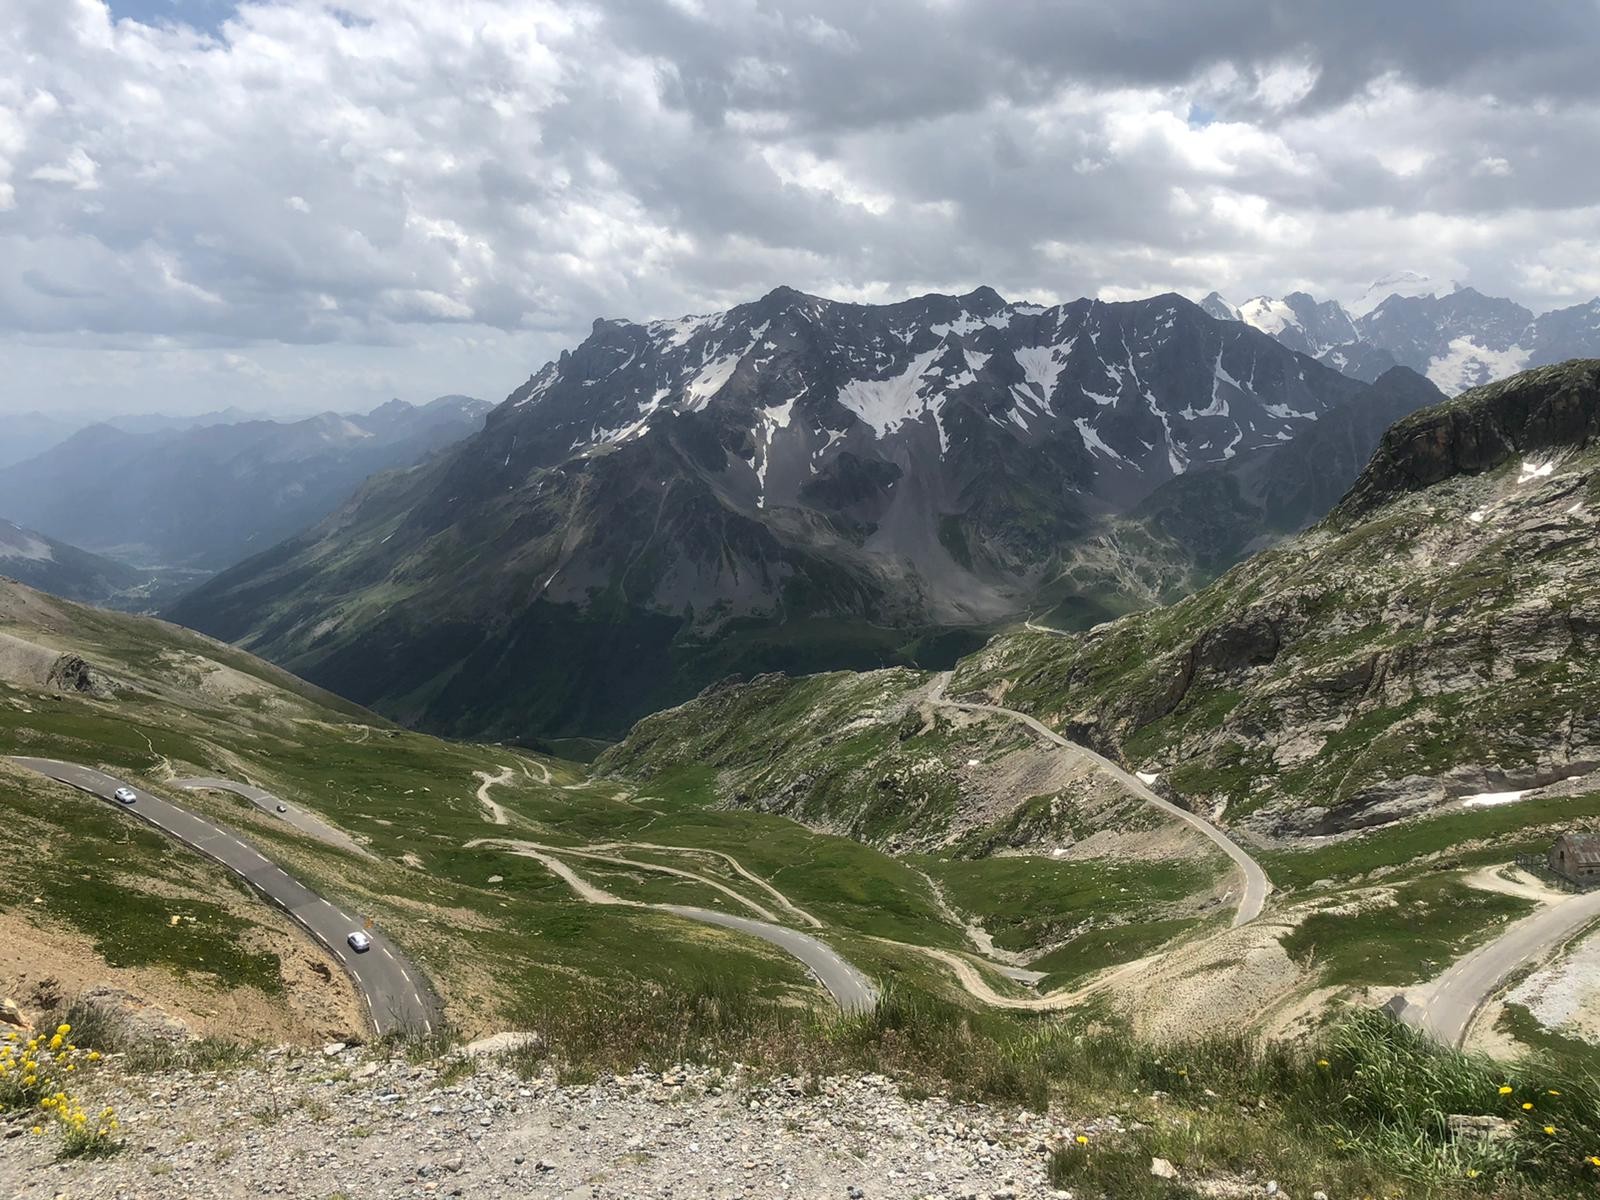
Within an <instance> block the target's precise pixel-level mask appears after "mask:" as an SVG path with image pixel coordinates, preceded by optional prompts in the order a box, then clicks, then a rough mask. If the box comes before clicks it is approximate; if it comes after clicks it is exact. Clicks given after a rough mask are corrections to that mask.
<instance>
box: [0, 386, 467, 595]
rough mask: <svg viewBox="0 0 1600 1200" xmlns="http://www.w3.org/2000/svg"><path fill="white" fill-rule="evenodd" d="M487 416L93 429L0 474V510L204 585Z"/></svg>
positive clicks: (396, 404) (381, 411) (463, 402)
mask: <svg viewBox="0 0 1600 1200" xmlns="http://www.w3.org/2000/svg"><path fill="white" fill-rule="evenodd" d="M489 407H490V406H489V405H488V404H486V403H484V402H483V401H480V400H473V399H471V398H469V397H465V396H445V397H441V398H440V399H438V400H435V401H433V402H431V403H429V404H426V405H422V406H420V407H419V406H414V405H410V404H406V403H404V402H402V401H399V400H394V401H390V402H389V403H387V404H385V405H382V406H381V407H379V408H376V409H374V410H373V411H372V412H370V413H367V414H365V415H341V414H336V413H324V414H322V415H320V416H315V417H310V418H307V419H304V420H299V421H287V422H284V421H267V420H260V419H253V418H248V417H247V416H245V415H244V414H238V413H219V414H214V417H215V420H213V421H211V422H210V423H204V422H205V421H206V418H194V419H192V421H191V419H188V418H184V419H168V418H159V419H153V420H144V421H132V422H129V423H127V424H122V423H118V424H112V423H100V424H96V425H92V426H89V427H87V428H83V429H80V430H78V431H77V432H75V433H73V434H71V435H70V436H68V437H66V438H65V440H63V441H60V442H58V443H57V444H55V445H53V446H51V447H49V448H48V449H46V450H44V451H43V452H41V453H39V454H37V455H35V456H34V457H32V458H30V459H27V460H26V461H23V462H18V463H14V464H13V465H11V466H10V467H8V468H7V469H6V470H5V471H4V473H3V474H0V514H4V515H5V517H6V518H7V519H10V520H13V521H16V522H17V523H18V524H20V525H22V526H24V527H27V528H29V529H32V530H37V531H39V532H40V533H41V534H43V535H45V536H47V537H49V538H51V539H55V540H57V541H58V542H65V543H69V544H70V545H72V546H76V547H81V548H82V549H83V550H86V551H90V552H93V553H95V554H99V555H103V556H105V557H108V558H112V559H116V560H118V561H120V562H123V563H126V564H128V565H130V566H136V567H139V568H141V569H146V570H148V569H158V568H166V569H174V568H176V569H181V570H183V571H185V572H189V573H200V574H202V575H203V574H206V573H210V572H212V571H216V570H218V569H220V568H222V567H226V566H228V565H230V564H232V563H235V562H237V561H239V560H240V559H242V558H244V557H245V556H246V555H248V554H250V553H252V552H254V551H256V550H259V549H264V548H266V547H268V546H271V545H273V544H275V543H276V542H278V541H280V540H282V539H283V538H285V537H288V536H289V535H290V534H293V533H295V532H297V531H299V530H300V529H302V528H304V527H305V526H307V525H310V524H312V523H314V522H316V521H318V520H320V519H321V518H322V517H324V516H326V515H327V514H328V513H329V512H331V511H332V510H333V509H334V508H335V507H336V506H337V505H339V504H340V503H341V502H343V501H344V500H345V499H347V498H348V497H349V495H350V493H351V492H353V491H354V490H355V489H356V487H357V486H358V485H359V484H360V483H361V482H362V481H363V480H364V479H366V478H367V477H368V476H369V475H371V474H373V473H374V472H377V471H383V470H386V469H389V468H391V467H406V466H410V465H412V464H414V463H415V462H417V461H418V460H419V459H421V458H423V457H425V456H427V455H428V454H430V453H432V452H433V451H435V450H437V449H440V448H441V447H443V446H446V445H448V444H449V443H451V442H454V441H457V440H459V439H460V438H462V437H465V436H466V435H467V434H469V433H472V432H473V431H475V430H476V429H477V428H479V427H480V425H481V423H482V420H483V416H484V414H485V412H487V410H488V408H489ZM103 598H104V597H102V599H103Z"/></svg>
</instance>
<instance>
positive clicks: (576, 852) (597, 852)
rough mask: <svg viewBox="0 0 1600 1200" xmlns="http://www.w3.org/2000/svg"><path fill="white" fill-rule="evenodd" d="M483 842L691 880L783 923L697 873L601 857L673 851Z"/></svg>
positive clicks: (622, 844)
mask: <svg viewBox="0 0 1600 1200" xmlns="http://www.w3.org/2000/svg"><path fill="white" fill-rule="evenodd" d="M483 840H485V841H493V842H496V843H497V844H499V845H503V846H520V847H526V848H528V849H531V850H537V851H544V852H545V853H548V854H566V855H570V856H571V857H573V858H587V859H590V860H592V861H594V862H604V863H612V864H614V865H616V866H619V867H634V868H636V869H638V870H640V871H654V872H656V873H657V874H659V875H676V876H677V877H678V878H679V879H688V880H692V881H693V882H695V883H699V884H703V885H704V886H706V887H708V888H711V889H712V890H714V891H717V892H721V893H722V894H723V895H724V896H727V897H728V898H729V899H730V900H733V901H735V902H736V903H739V904H742V905H744V907H746V908H748V909H749V910H750V911H751V912H753V913H755V914H756V916H758V917H760V918H761V919H762V920H763V921H771V922H772V923H773V924H775V925H776V924H780V923H781V922H780V921H779V919H778V915H777V914H776V913H774V912H773V911H772V910H771V909H767V908H763V907H762V906H761V905H759V904H757V903H756V902H755V901H754V900H752V899H750V897H748V896H746V895H744V894H742V893H740V892H736V891H734V889H733V888H731V887H729V886H728V885H727V884H725V883H719V882H718V881H717V880H715V879H711V878H708V877H707V876H705V875H700V874H696V873H695V872H694V871H686V870H684V869H683V868H682V867H669V866H667V865H666V864H665V863H653V862H641V861H640V860H639V859H636V858H623V857H622V856H621V855H617V854H604V853H601V851H605V850H616V849H627V848H628V847H629V846H630V845H631V846H633V847H634V848H637V849H649V850H659V849H672V848H673V847H661V846H646V845H645V844H644V843H642V842H633V843H628V842H608V843H605V844H603V845H597V846H585V847H583V848H582V849H579V848H578V847H575V846H546V845H541V844H540V843H538V842H512V841H508V840H506V839H505V838H490V839H483ZM472 844H475V843H469V845H472ZM819 925H820V922H819Z"/></svg>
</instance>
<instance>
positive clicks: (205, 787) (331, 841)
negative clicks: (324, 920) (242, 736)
mask: <svg viewBox="0 0 1600 1200" xmlns="http://www.w3.org/2000/svg"><path fill="white" fill-rule="evenodd" d="M172 786H173V787H175V788H182V789H183V790H184V791H186V792H232V793H233V794H234V795H235V796H239V797H242V798H243V799H245V800H248V801H250V803H251V804H254V805H255V806H256V807H257V808H259V809H261V810H262V811H263V812H265V813H267V814H268V815H270V816H273V817H276V818H277V819H278V820H280V821H285V822H287V823H288V824H290V825H293V826H294V827H295V828H296V829H298V830H299V831H300V832H301V833H306V834H310V835H311V836H312V837H314V838H316V839H317V840H318V841H320V842H326V843H327V844H328V845H330V846H335V847H337V848H338V849H340V850H348V851H350V852H351V853H352V854H359V855H361V857H363V858H374V857H376V856H375V855H374V854H373V853H372V851H370V850H368V849H367V848H366V847H365V846H363V845H362V844H361V843H360V842H358V841H356V840H355V838H353V837H351V836H350V835H349V834H348V833H346V832H345V831H344V830H342V829H338V828H336V827H334V826H332V825H330V824H328V822H326V821H324V820H323V819H322V818H321V817H319V816H316V815H314V814H312V813H308V812H306V811H305V809H303V808H298V807H296V806H295V805H293V804H287V803H285V802H284V801H282V800H280V799H278V797H276V796H274V795H273V794H272V793H271V792H264V791H262V790H261V789H260V788H258V787H252V786H251V785H250V784H248V783H234V782H233V781H232V780H231V779H174V780H173V781H172ZM280 804H282V805H283V811H282V812H279V811H278V806H279V805H280Z"/></svg>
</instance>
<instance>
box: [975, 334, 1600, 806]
mask: <svg viewBox="0 0 1600 1200" xmlns="http://www.w3.org/2000/svg"><path fill="white" fill-rule="evenodd" d="M1597 655H1600V361H1583V362H1574V363H1569V364H1566V365H1564V366H1560V367H1550V368H1542V369H1539V370H1536V371H1530V372H1526V373H1524V374H1523V375H1519V376H1516V377H1515V378H1513V379H1511V380H1507V381H1505V382H1504V383H1500V384H1495V385H1491V386H1489V387H1485V388H1481V389H1478V390H1477V391H1474V392H1469V393H1466V394H1465V395H1463V396H1462V397H1460V398H1459V399H1458V400H1456V401H1453V402H1451V403H1449V404H1447V405H1444V406H1441V407H1438V408H1435V409H1430V410H1427V411H1425V412H1422V413H1419V414H1417V415H1416V416H1414V417H1411V418H1408V419H1406V420H1403V421H1401V422H1400V423H1399V424H1398V425H1397V426H1396V427H1395V428H1394V429H1393V430H1392V431H1391V432H1390V433H1389V434H1388V435H1387V436H1386V437H1385V438H1384V440H1383V444H1382V447H1381V448H1380V450H1379V451H1378V453H1377V454H1376V455H1375V456H1374V459H1373V461H1372V463H1371V464H1370V466H1369V467H1368V468H1367V470H1366V471H1365V472H1364V473H1363V475H1362V477H1361V480H1360V481H1359V483H1358V484H1357V486H1356V488H1355V489H1354V490H1353V491H1352V493H1351V495H1350V497H1349V498H1348V499H1347V500H1346V501H1345V502H1344V503H1343V504H1342V505H1341V506H1340V508H1339V509H1338V510H1337V511H1336V512H1335V513H1334V514H1333V515H1332V516H1330V517H1329V519H1328V520H1326V521H1324V522H1322V523H1321V524H1320V525H1319V526H1317V527H1316V528H1314V529H1312V530H1311V531H1309V532H1307V533H1305V534H1303V535H1301V536H1300V537H1298V538H1295V539H1292V540H1290V541H1288V542H1286V543H1284V544H1283V546H1282V547H1281V548H1279V549H1276V550H1273V551H1269V552H1267V553H1264V554H1262V555H1259V556H1257V557H1256V558H1254V559H1252V560H1250V561H1249V562H1247V563H1245V564H1243V565H1242V566H1240V567H1238V568H1236V569H1235V570H1233V571H1232V572H1230V573H1229V574H1228V575H1226V576H1224V577H1223V578H1222V579H1221V580H1219V581H1218V582H1217V583H1216V584H1214V585H1213V586H1212V587H1210V588H1207V589H1205V590H1204V591H1201V592H1200V593H1198V594H1196V595H1195V596H1193V597H1190V598H1189V599H1187V600H1184V601H1182V602H1180V603H1178V604H1175V605H1173V606H1171V607H1169V608H1167V609H1162V610H1158V611H1155V612H1152V613H1148V614H1138V615H1135V616H1131V617H1127V618H1124V619H1123V620H1121V621H1117V622H1114V623H1111V624H1107V625H1104V626H1101V627H1099V628H1097V629H1095V630H1094V631H1092V632H1091V633H1089V634H1087V635H1083V636H1081V637H1073V638H1059V637H1054V638H1049V639H1043V638H1039V637H1037V636H1035V635H1022V636H1014V637H1005V638H1000V639H997V640H996V642H994V643H992V644H991V646H990V647H988V648H987V649H986V650H985V651H983V652H981V653H980V654H978V655H976V656H974V657H973V658H972V659H971V660H968V662H967V663H965V664H963V666H962V668H961V669H960V670H959V671H958V672H957V677H956V680H955V682H954V684H953V690H954V691H956V692H958V693H959V692H963V691H975V690H983V691H987V692H988V693H989V694H990V695H991V696H997V695H999V694H1001V693H1002V692H1003V694H1004V695H1005V697H1006V699H1005V703H1006V704H1007V705H1009V706H1011V707H1017V708H1024V709H1028V710H1031V711H1033V712H1034V713H1035V714H1036V715H1039V716H1040V717H1041V718H1042V719H1048V720H1051V721H1053V722H1054V723H1055V724H1056V725H1057V727H1058V728H1061V729H1063V730H1064V731H1072V732H1073V733H1074V735H1076V734H1077V733H1078V732H1080V731H1092V733H1091V734H1090V735H1089V740H1091V741H1093V742H1094V743H1095V744H1096V745H1097V746H1099V747H1101V748H1102V749H1105V750H1107V751H1108V752H1110V753H1113V754H1121V755H1122V757H1123V758H1124V759H1125V760H1126V761H1127V762H1128V763H1129V765H1130V766H1136V767H1139V768H1141V769H1143V770H1146V771H1149V772H1152V773H1159V774H1161V775H1162V777H1163V779H1164V780H1165V781H1166V783H1168V784H1169V785H1170V786H1171V787H1172V789H1173V790H1174V791H1176V792H1177V793H1178V794H1179V795H1181V796H1183V797H1185V798H1186V799H1187V800H1188V801H1190V802H1192V803H1193V804H1195V805H1196V806H1197V807H1202V808H1206V809H1209V810H1210V811H1219V810H1220V811H1225V812H1227V813H1228V814H1230V817H1231V819H1234V820H1242V821H1247V822H1249V823H1250V824H1252V825H1255V826H1257V827H1259V828H1260V829H1262V830H1263V831H1265V832H1269V833H1271V834H1274V835H1278V836H1301V835H1324V834H1330V833H1340V832H1346V831H1350V830H1356V829H1365V828H1370V827H1373V826H1377V825H1382V824H1387V823H1390V822H1393V821H1396V820H1399V819H1402V818H1404V817H1407V816H1410V815H1414V814H1417V813H1422V812H1427V811H1430V810H1432V809H1434V808H1437V807H1438V806H1439V805H1441V804H1443V803H1446V802H1448V801H1450V800H1453V799H1455V798H1458V797H1461V796H1464V795H1470V794H1473V793H1476V792H1482V791H1492V790H1503V789H1505V788H1528V787H1536V786H1542V785H1544V784H1548V783H1550V782H1552V781H1556V780H1561V779H1565V778H1568V777H1570V776H1573V775H1575V774H1582V773H1584V772H1586V771H1587V770H1588V769H1589V764H1591V763H1593V762H1594V761H1595V760H1596V758H1597V756H1600V674H1597V673H1596V672H1595V671H1594V670H1593V669H1592V665H1591V664H1592V663H1593V662H1594V660H1595V658H1596V656H1597ZM1506 781H1510V782H1506Z"/></svg>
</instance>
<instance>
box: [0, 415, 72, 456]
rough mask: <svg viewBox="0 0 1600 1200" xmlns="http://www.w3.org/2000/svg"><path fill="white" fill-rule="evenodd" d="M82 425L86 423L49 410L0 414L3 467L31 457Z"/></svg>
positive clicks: (0, 443)
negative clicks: (74, 420) (44, 411)
mask: <svg viewBox="0 0 1600 1200" xmlns="http://www.w3.org/2000/svg"><path fill="white" fill-rule="evenodd" d="M81 428H83V424H82V422H73V421H70V420H68V419H66V418H64V417H52V416H50V415H49V414H48V413H41V412H27V413H0V467H9V466H11V465H12V464H13V463H19V462H23V461H25V460H27V459H30V458H32V457H33V456H34V455H35V454H38V453H40V452H42V451H44V450H48V449H49V448H50V447H51V446H54V445H56V444H58V443H60V442H63V441H65V440H66V439H67V438H69V437H71V436H72V435H73V434H74V433H76V432H77V431H78V430H79V429H81Z"/></svg>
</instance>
